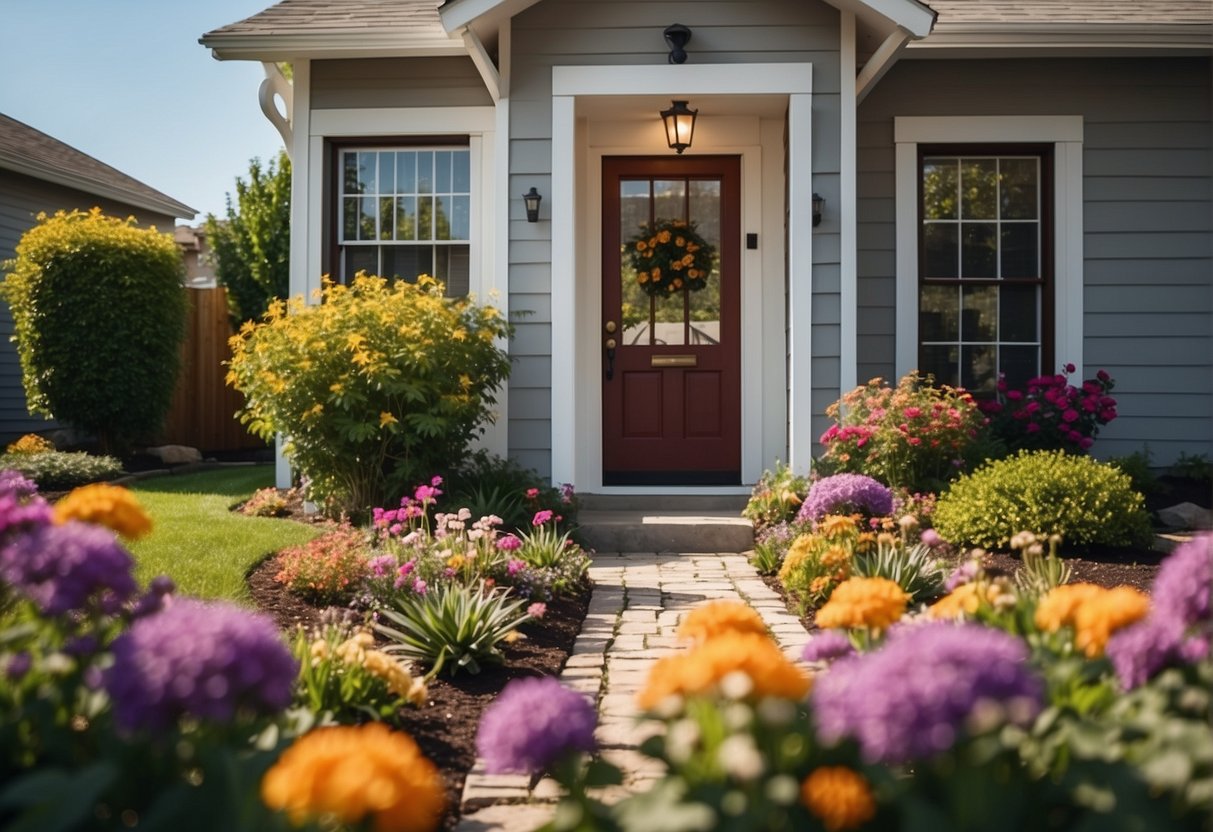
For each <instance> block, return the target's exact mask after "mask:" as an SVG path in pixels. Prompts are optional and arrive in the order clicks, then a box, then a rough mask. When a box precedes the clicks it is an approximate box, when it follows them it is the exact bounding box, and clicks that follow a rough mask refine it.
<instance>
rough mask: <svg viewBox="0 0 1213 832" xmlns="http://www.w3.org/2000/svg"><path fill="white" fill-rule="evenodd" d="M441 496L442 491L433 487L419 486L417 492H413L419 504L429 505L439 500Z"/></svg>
mask: <svg viewBox="0 0 1213 832" xmlns="http://www.w3.org/2000/svg"><path fill="white" fill-rule="evenodd" d="M440 494H442V491H441V490H440V489H438V488H435V487H434V486H432V485H419V486H417V490H416V491H414V492H413V497H414V498H415V499H416V500H417V502H419V503H421V504H423V505H427V504H429V503H432V502H434V501H435V500H436V499H438V496H439V495H440Z"/></svg>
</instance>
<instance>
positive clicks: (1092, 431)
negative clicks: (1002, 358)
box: [981, 364, 1116, 453]
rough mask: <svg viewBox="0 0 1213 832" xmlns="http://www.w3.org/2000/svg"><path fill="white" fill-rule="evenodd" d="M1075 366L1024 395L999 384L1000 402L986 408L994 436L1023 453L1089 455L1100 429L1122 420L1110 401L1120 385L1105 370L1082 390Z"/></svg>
mask: <svg viewBox="0 0 1213 832" xmlns="http://www.w3.org/2000/svg"><path fill="white" fill-rule="evenodd" d="M1074 369H1075V368H1074V365H1073V364H1067V365H1066V366H1065V367H1064V368H1063V370H1062V372H1061V373H1058V374H1057V375H1052V376H1038V377H1037V378H1033V379H1030V380H1029V381H1028V383H1027V386H1026V387H1025V389H1023V390H1019V389H1013V388H1010V387H1008V386H1007V383H1006V381H1005V380H1004V379H1001V378H1000V379H999V381H998V397H997V399H995V400H992V401H984V402H982V403H981V409H982V411H983V412H984V413H986V414H987V415H988V416H989V417H990V431H991V432H992V433H993V434H994V435H995V436H996V437H998V438H999V439H1001V440H1002V441H1003V442H1004V443H1005V444H1006V446H1007V447H1008V448H1009V449H1010V450H1012V451H1017V450H1021V449H1029V450H1065V451H1070V452H1071V453H1085V452H1086V451H1087V449H1089V448H1090V447H1091V446H1092V445H1093V444H1095V437H1096V436H1097V435H1098V434H1099V429H1100V428H1101V427H1103V426H1104V425H1106V424H1108V423H1109V422H1111V421H1112V420H1113V419H1115V418H1116V399H1114V398H1112V397H1111V396H1110V395H1108V394H1109V393H1110V392H1111V391H1112V388H1113V387H1114V386H1115V385H1116V383H1115V382H1114V381H1113V380H1112V377H1111V376H1110V375H1108V374H1107V372H1106V371H1104V370H1100V371H1099V372H1098V373H1096V374H1095V378H1089V379H1087V380H1086V381H1084V382H1083V383H1082V386H1081V387H1075V386H1074V385H1073V384H1070V383H1069V378H1070V373H1072V372H1074Z"/></svg>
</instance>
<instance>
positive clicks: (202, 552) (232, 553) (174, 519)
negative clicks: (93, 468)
mask: <svg viewBox="0 0 1213 832" xmlns="http://www.w3.org/2000/svg"><path fill="white" fill-rule="evenodd" d="M273 480H274V469H273V468H272V467H271V466H255V467H254V466H250V467H239V468H220V469H216V470H211V471H202V472H199V473H196V474H183V475H181V476H170V477H157V478H155V479H148V480H143V481H141V482H138V483H135V484H133V486H132V490H133V491H134V492H135V494H136V496H137V497H138V498H139V502H140V503H141V504H142V505H143V507H144V508H145V509H147V512H148V513H149V514H150V515H151V517H152V524H153V525H152V532H151V534H149V535H148V536H147V537H145V538H143V539H142V540H138V541H136V542H135V543H133V544H132V545H131V547H130V549H131V552H132V554H134V556H135V564H136V566H135V575H136V577H137V578H138V580H139V582H140V583H143V584H146V583H147V582H148V581H150V580H151V579H152V578H154V577H156V576H157V575H168V576H169V577H170V578H172V579H173V580H174V581H175V582H176V584H177V589H178V591H179V592H181V593H183V594H187V595H196V596H200V597H203V598H226V599H229V600H233V601H240V602H245V603H247V602H248V600H249V596H248V589H247V587H246V586H245V582H244V576H245V574H246V573H247V572H248V570H249V568H250V567H252V566H253V565H254V564H256V563H257V562H258V561H260V560H261V559H262V558H264V557H265V556H266V555H268V554H270V553H271V552H275V551H277V550H279V549H282V548H283V547H285V546H294V545H298V544H300V543H304V542H306V541H308V540H311V539H312V538H313V537H315V536H316V535H317V534H318V532H317V530H316V529H313V528H311V527H310V526H305V525H303V524H300V523H296V522H293V521H291V520H277V519H272V518H265V517H245V516H244V515H242V514H236V513H233V512H232V511H231V507H232V506H233V505H235V504H236V503H239V502H241V501H243V500H245V499H247V498H248V497H249V496H250V495H251V494H252V493H253V492H254V491H256V490H257V489H258V488H267V487H269V486H271V485H273Z"/></svg>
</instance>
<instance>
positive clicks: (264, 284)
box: [206, 150, 291, 326]
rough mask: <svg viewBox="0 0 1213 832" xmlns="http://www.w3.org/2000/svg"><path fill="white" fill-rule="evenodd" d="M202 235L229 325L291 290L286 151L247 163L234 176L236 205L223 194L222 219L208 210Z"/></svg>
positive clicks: (257, 313)
mask: <svg viewBox="0 0 1213 832" xmlns="http://www.w3.org/2000/svg"><path fill="white" fill-rule="evenodd" d="M206 235H207V239H208V240H209V241H210V246H211V252H212V256H213V257H214V259H215V274H216V277H217V278H218V280H219V283H220V284H222V285H223V286H225V287H226V288H227V303H228V311H229V312H230V314H231V318H232V324H233V326H239V325H240V324H241V323H243V322H244V321H250V320H256V319H258V318H260V317H261V316H262V315H263V314H264V313H265V311H266V309H268V308H269V304H270V301H271V300H273V299H274V298H285V297H286V296H287V294H288V293H289V292H290V253H291V160H290V157H288V156H287V155H286V151H285V150H281V151H279V152H278V158H277V159H276V160H271V161H270V163H269V165H267V166H266V167H265V168H264V169H263V168H262V166H261V160H260V159H253V160H252V161H251V162H249V178H248V181H247V182H245V181H244V180H243V179H241V178H240V177H236V204H235V205H233V204H232V195H231V194H230V193H229V194H228V195H227V219H226V220H219V219H216V217H215V215H214V214H207V217H206Z"/></svg>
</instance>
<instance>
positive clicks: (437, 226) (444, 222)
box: [434, 196, 451, 240]
mask: <svg viewBox="0 0 1213 832" xmlns="http://www.w3.org/2000/svg"><path fill="white" fill-rule="evenodd" d="M434 239H435V240H449V239H451V198H450V197H449V196H436V197H434Z"/></svg>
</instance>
